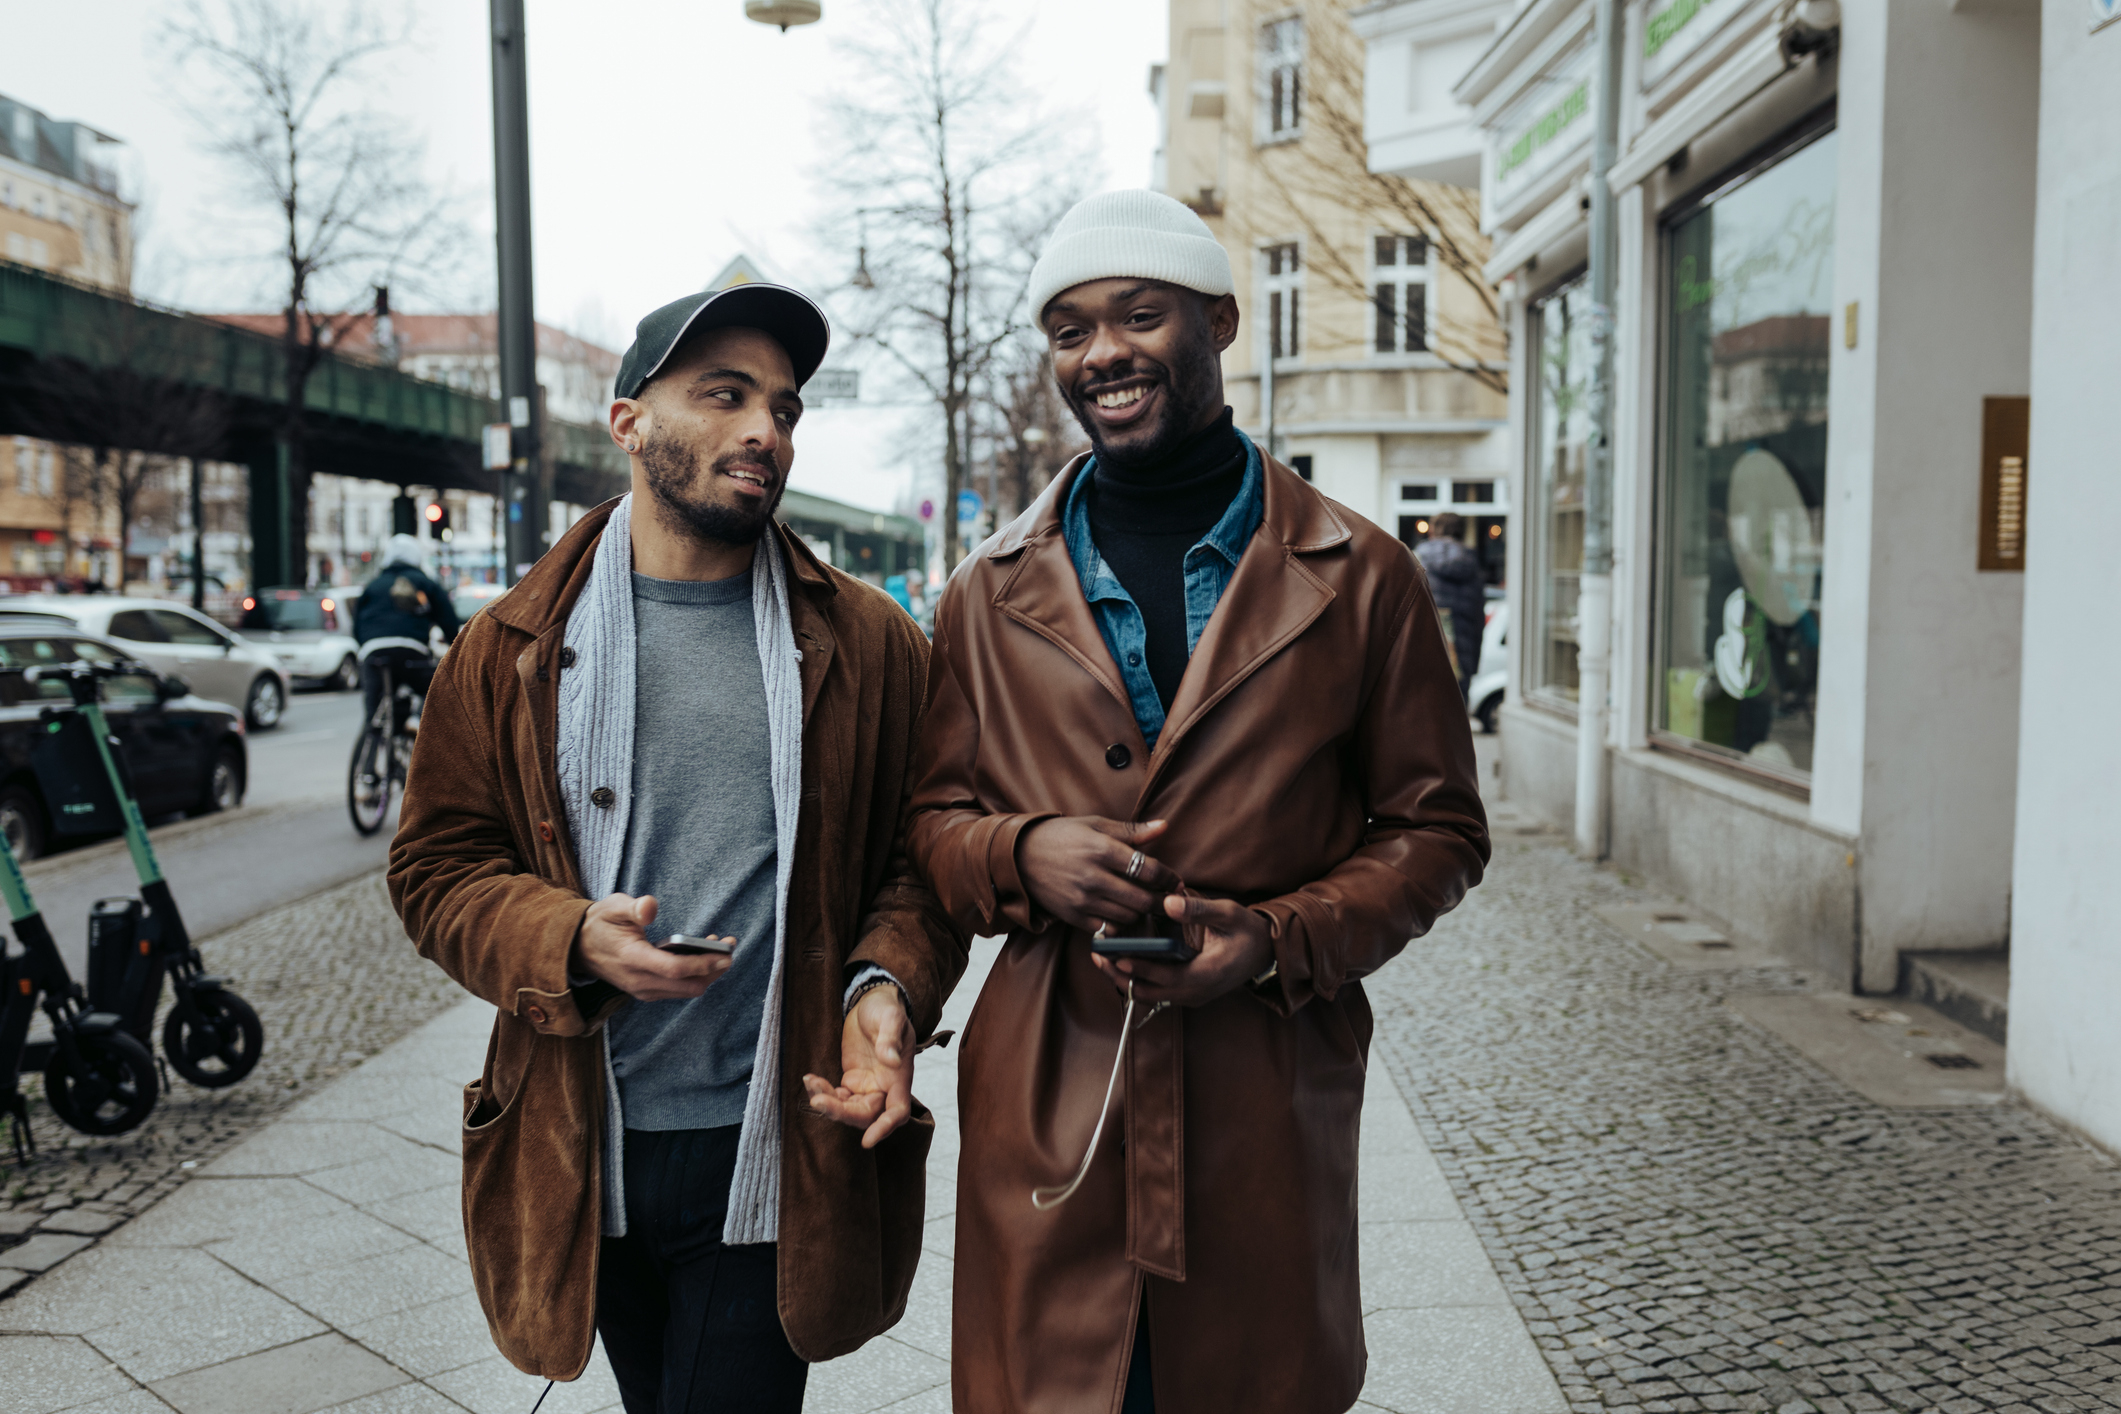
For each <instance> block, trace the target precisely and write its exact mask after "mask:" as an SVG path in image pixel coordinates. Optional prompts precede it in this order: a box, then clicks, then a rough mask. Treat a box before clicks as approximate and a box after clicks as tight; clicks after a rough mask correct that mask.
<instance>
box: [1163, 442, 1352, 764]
mask: <svg viewBox="0 0 2121 1414" xmlns="http://www.w3.org/2000/svg"><path fill="white" fill-rule="evenodd" d="M1266 478H1267V480H1266V508H1265V512H1264V514H1263V515H1262V516H1261V518H1260V525H1259V529H1258V530H1257V531H1256V532H1254V534H1253V536H1252V539H1251V542H1250V543H1249V544H1247V545H1246V546H1245V553H1244V555H1243V556H1242V557H1241V558H1240V559H1239V560H1238V562H1237V573H1236V574H1235V575H1233V576H1232V577H1231V580H1230V587H1229V588H1228V589H1225V590H1224V591H1223V597H1222V599H1221V601H1220V602H1219V603H1218V604H1217V605H1216V606H1215V613H1214V614H1213V615H1212V616H1211V617H1210V618H1209V620H1208V627H1207V630H1206V632H1204V633H1202V634H1201V636H1200V643H1199V645H1198V646H1197V647H1196V648H1195V649H1194V650H1193V656H1192V658H1191V659H1190V660H1188V662H1187V663H1186V672H1185V676H1184V677H1183V678H1181V679H1180V680H1179V684H1178V692H1177V694H1176V695H1175V696H1174V697H1173V698H1172V699H1171V710H1170V712H1169V714H1168V715H1167V717H1166V719H1165V723H1164V730H1163V734H1162V735H1161V736H1159V737H1157V739H1156V751H1155V753H1154V754H1153V756H1152V757H1151V759H1150V765H1149V781H1148V783H1147V785H1146V786H1145V787H1144V789H1145V790H1146V789H1148V788H1150V787H1153V786H1154V785H1155V784H1156V777H1157V776H1158V774H1159V773H1160V772H1161V770H1162V768H1163V764H1164V762H1166V761H1168V760H1169V759H1170V757H1171V753H1172V752H1174V751H1175V750H1177V749H1178V744H1179V742H1181V741H1182V740H1184V739H1185V736H1186V733H1187V732H1189V731H1191V730H1192V729H1193V727H1194V726H1195V724H1197V723H1198V722H1199V721H1200V720H1201V718H1202V717H1204V716H1206V715H1207V714H1208V712H1209V711H1210V710H1211V709H1212V708H1213V707H1214V706H1215V704H1216V703H1218V702H1220V701H1222V700H1223V699H1224V698H1225V697H1228V696H1229V695H1230V694H1231V693H1232V692H1234V691H1235V690H1236V689H1237V686H1238V684H1240V683H1242V682H1243V681H1244V680H1245V679H1246V678H1248V677H1250V676H1251V675H1252V674H1254V673H1256V672H1258V671H1259V669H1260V668H1261V667H1262V666H1263V665H1264V664H1265V663H1266V662H1267V660H1268V659H1270V658H1272V657H1273V656H1274V655H1275V654H1277V653H1279V652H1280V651H1281V650H1282V649H1283V648H1286V647H1287V646H1288V645H1289V644H1290V643H1291V642H1292V641H1293V640H1294V639H1295V638H1296V636H1297V635H1298V634H1300V633H1302V632H1303V631H1304V630H1305V629H1307V628H1309V627H1310V626H1311V625H1312V624H1313V623H1314V622H1316V621H1317V619H1318V616H1319V615H1320V614H1322V613H1324V612H1325V611H1326V606H1327V605H1328V604H1330V603H1332V602H1333V591H1332V590H1331V589H1329V588H1327V587H1326V584H1325V581H1323V580H1321V579H1320V578H1319V577H1318V576H1317V575H1315V574H1313V573H1311V571H1310V570H1309V569H1307V568H1305V566H1304V563H1303V560H1302V559H1301V558H1300V557H1301V556H1302V555H1304V554H1307V553H1312V552H1315V551H1319V550H1327V549H1331V548H1332V547H1333V546H1336V545H1339V544H1341V543H1343V542H1344V541H1346V540H1347V539H1348V538H1349V532H1348V528H1347V526H1346V525H1345V524H1343V523H1342V522H1341V520H1340V518H1339V517H1338V516H1336V515H1334V514H1333V511H1332V508H1331V507H1330V506H1329V505H1328V504H1327V503H1326V500H1325V498H1324V497H1323V496H1320V495H1319V494H1318V492H1317V491H1315V490H1313V489H1312V487H1311V486H1310V485H1309V483H1307V482H1305V481H1303V480H1302V479H1301V478H1300V477H1298V476H1297V475H1296V473H1295V472H1293V471H1290V470H1289V469H1288V468H1286V467H1284V466H1282V465H1281V463H1279V462H1277V461H1274V460H1272V459H1271V458H1269V459H1267V461H1266Z"/></svg>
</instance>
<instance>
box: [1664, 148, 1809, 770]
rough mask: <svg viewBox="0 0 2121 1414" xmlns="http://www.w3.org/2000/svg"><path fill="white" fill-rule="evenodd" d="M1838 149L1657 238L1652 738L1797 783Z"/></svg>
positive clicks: (1751, 184)
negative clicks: (1660, 287) (1662, 249)
mask: <svg viewBox="0 0 2121 1414" xmlns="http://www.w3.org/2000/svg"><path fill="white" fill-rule="evenodd" d="M1833 254H1834V136H1833V134H1832V133H1831V132H1828V133H1825V134H1823V135H1821V136H1819V137H1818V138H1816V139H1815V140H1813V141H1811V142H1809V143H1808V144H1807V145H1805V146H1803V147H1801V148H1800V149H1798V150H1797V151H1795V152H1793V153H1790V154H1788V155H1787V156H1784V157H1781V158H1780V159H1778V160H1777V161H1775V162H1773V163H1772V164H1770V165H1768V166H1766V167H1764V168H1762V169H1761V170H1759V171H1758V172H1756V173H1755V174H1753V175H1752V176H1751V177H1750V178H1748V179H1747V180H1745V181H1743V182H1742V183H1741V184H1738V185H1735V186H1732V187H1729V188H1726V189H1725V190H1724V191H1722V192H1720V193H1719V194H1718V195H1717V196H1716V197H1715V198H1714V199H1713V200H1711V201H1710V202H1709V203H1708V204H1707V205H1705V206H1702V207H1700V208H1698V209H1696V210H1694V211H1692V212H1691V213H1689V214H1687V215H1685V216H1683V217H1682V218H1681V219H1680V220H1678V221H1676V222H1675V223H1674V224H1673V225H1672V226H1671V227H1669V228H1668V234H1667V247H1666V266H1665V270H1666V275H1665V280H1666V288H1665V299H1666V309H1667V312H1668V317H1669V320H1670V324H1669V328H1670V341H1669V344H1668V346H1667V347H1668V350H1669V353H1668V358H1669V363H1668V369H1667V373H1666V379H1665V390H1666V415H1667V419H1668V420H1667V433H1668V435H1667V438H1666V451H1665V477H1664V500H1663V515H1662V517H1661V518H1660V532H1659V539H1660V545H1659V550H1660V554H1661V557H1662V570H1663V573H1662V584H1663V594H1662V596H1661V600H1662V602H1661V603H1660V605H1659V615H1658V617H1659V621H1660V622H1659V629H1660V637H1661V646H1662V664H1661V667H1660V672H1659V675H1658V676H1659V681H1658V694H1657V695H1658V698H1659V704H1658V705H1659V712H1658V725H1659V726H1660V727H1661V728H1662V730H1663V731H1664V732H1666V733H1669V734H1670V736H1672V737H1675V738H1679V739H1682V740H1684V741H1686V742H1688V743H1691V744H1694V745H1697V746H1701V747H1705V748H1708V749H1710V750H1712V751H1714V752H1716V753H1718V754H1725V755H1730V756H1733V757H1737V758H1742V759H1744V760H1745V761H1747V762H1748V763H1749V764H1750V765H1753V766H1756V767H1758V768H1760V769H1762V770H1765V771H1768V772H1770V773H1773V774H1776V775H1781V776H1785V777H1790V778H1793V779H1802V778H1804V777H1806V776H1808V775H1809V773H1810V771H1811V766H1812V731H1813V712H1814V707H1815V704H1816V693H1817V685H1818V672H1819V628H1820V626H1819V580H1820V565H1821V562H1822V555H1821V544H1822V536H1823V533H1824V531H1825V515H1826V434H1827V425H1826V412H1827V401H1826V398H1827V364H1828V338H1829V329H1830V324H1831V319H1830V301H1831V299H1832V296H1833V264H1834V261H1833Z"/></svg>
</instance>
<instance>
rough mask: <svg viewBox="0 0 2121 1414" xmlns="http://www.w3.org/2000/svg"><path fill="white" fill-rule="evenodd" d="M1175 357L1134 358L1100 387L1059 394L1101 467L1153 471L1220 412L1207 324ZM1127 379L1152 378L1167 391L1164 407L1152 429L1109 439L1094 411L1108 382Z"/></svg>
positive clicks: (1218, 368)
mask: <svg viewBox="0 0 2121 1414" xmlns="http://www.w3.org/2000/svg"><path fill="white" fill-rule="evenodd" d="M1175 353H1176V354H1177V360H1176V362H1175V363H1172V364H1165V363H1160V362H1158V361H1157V360H1155V359H1151V358H1144V357H1140V356H1136V357H1134V358H1131V359H1129V360H1128V361H1127V362H1126V363H1124V364H1121V365H1120V366H1119V367H1117V368H1115V369H1113V370H1111V371H1110V372H1109V373H1107V374H1106V376H1105V377H1104V378H1103V379H1101V380H1099V381H1098V382H1096V383H1085V384H1081V385H1079V386H1078V387H1075V388H1066V387H1064V388H1062V389H1061V390H1060V394H1061V400H1062V401H1063V402H1065V403H1067V405H1068V411H1070V412H1072V413H1074V414H1075V420H1076V422H1078V423H1079V424H1081V426H1082V429H1083V432H1084V434H1085V435H1087V436H1088V437H1089V438H1090V449H1091V450H1092V451H1093V452H1094V453H1096V455H1097V459H1098V460H1099V461H1100V462H1104V463H1106V464H1107V465H1111V466H1120V467H1127V468H1130V469H1131V468H1137V467H1147V466H1155V465H1156V464H1157V463H1158V462H1161V461H1164V460H1166V459H1168V458H1169V457H1170V455H1171V453H1172V452H1173V451H1175V450H1176V449H1177V448H1178V447H1179V445H1180V444H1181V443H1183V442H1184V441H1185V440H1186V439H1187V438H1188V437H1191V436H1192V435H1193V433H1194V432H1195V431H1196V430H1197V428H1198V426H1199V424H1200V423H1201V422H1202V421H1203V419H1204V415H1205V413H1206V412H1207V410H1209V409H1210V408H1213V409H1215V410H1216V411H1220V410H1221V408H1222V405H1223V394H1222V383H1221V378H1220V373H1221V364H1220V360H1221V355H1219V354H1218V353H1217V352H1216V350H1215V343H1214V340H1213V338H1212V337H1211V336H1210V334H1209V331H1208V328H1207V321H1206V320H1205V319H1201V320H1198V321H1196V324H1195V327H1194V329H1193V336H1192V337H1191V338H1189V339H1188V340H1187V341H1186V343H1185V345H1184V346H1183V347H1181V348H1179V349H1177V350H1175ZM1128 378H1151V379H1154V380H1155V381H1156V382H1157V383H1158V384H1159V385H1160V386H1161V388H1162V390H1163V394H1164V396H1163V400H1162V401H1163V407H1162V408H1161V409H1160V410H1159V411H1158V413H1157V415H1156V417H1155V419H1154V421H1152V422H1151V423H1150V424H1149V425H1147V426H1145V427H1130V428H1128V429H1127V430H1126V431H1125V432H1124V433H1123V434H1121V435H1119V436H1117V437H1109V438H1108V435H1107V433H1106V431H1105V428H1104V426H1103V424H1101V423H1100V422H1098V420H1097V418H1096V416H1095V415H1094V414H1093V413H1092V412H1091V411H1090V409H1091V408H1092V407H1093V406H1095V405H1096V402H1097V395H1098V392H1099V391H1100V389H1102V388H1103V387H1104V385H1105V384H1106V383H1116V382H1119V381H1121V380H1122V379H1128Z"/></svg>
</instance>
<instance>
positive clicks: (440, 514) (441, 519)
mask: <svg viewBox="0 0 2121 1414" xmlns="http://www.w3.org/2000/svg"><path fill="white" fill-rule="evenodd" d="M423 514H425V515H426V517H427V524H428V526H429V527H430V528H431V530H432V531H433V533H434V538H435V539H437V540H440V541H444V542H447V541H449V540H451V539H453V538H454V537H453V536H452V535H451V534H450V530H449V507H447V506H445V505H443V504H442V503H441V502H440V501H429V502H428V503H427V509H426V511H425V512H423Z"/></svg>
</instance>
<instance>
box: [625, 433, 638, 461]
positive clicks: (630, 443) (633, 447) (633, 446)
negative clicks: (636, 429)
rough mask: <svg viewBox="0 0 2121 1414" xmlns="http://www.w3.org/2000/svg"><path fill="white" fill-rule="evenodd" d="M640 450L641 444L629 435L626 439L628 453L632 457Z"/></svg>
mask: <svg viewBox="0 0 2121 1414" xmlns="http://www.w3.org/2000/svg"><path fill="white" fill-rule="evenodd" d="M639 450H641V444H640V443H638V442H636V441H634V440H633V438H631V437H628V438H627V439H626V455H627V456H629V457H630V456H632V455H633V454H634V453H635V452H638V451H639Z"/></svg>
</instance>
